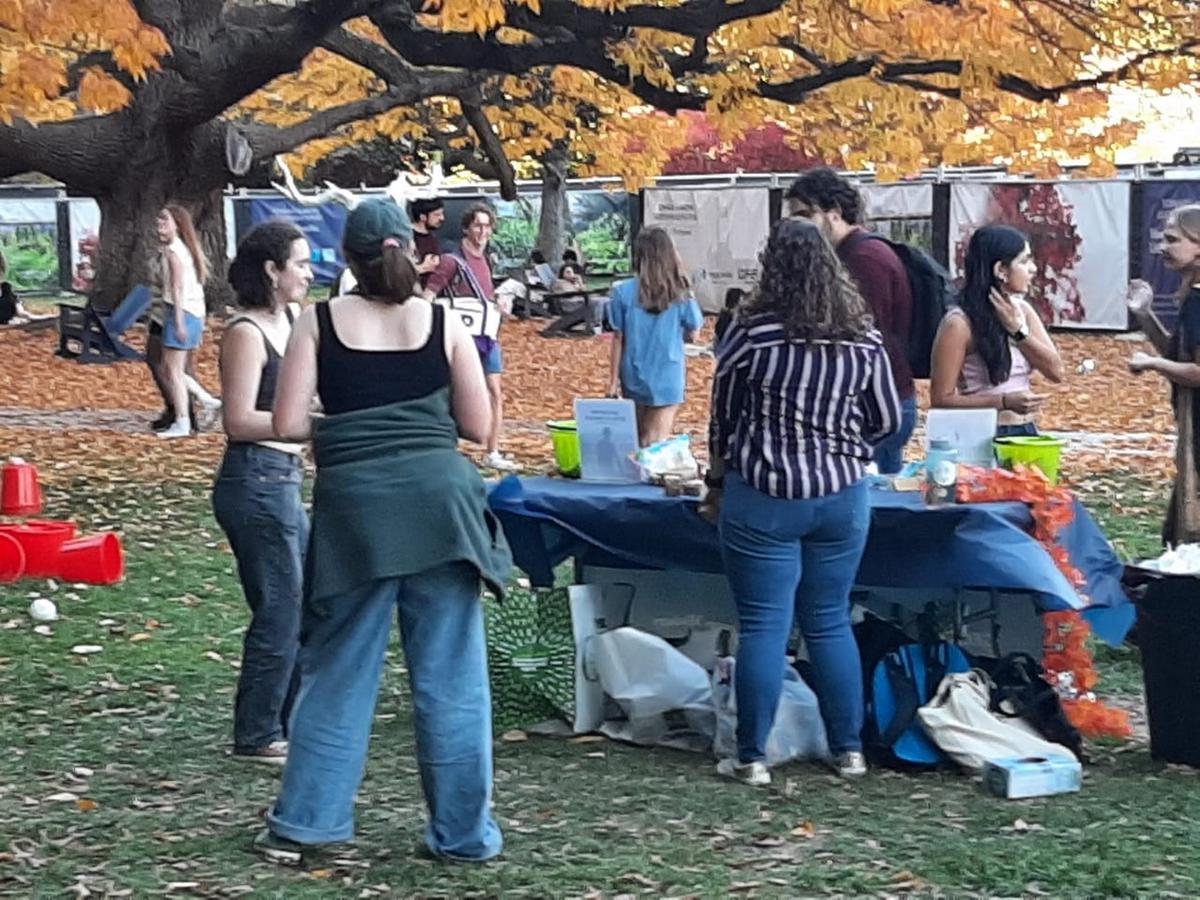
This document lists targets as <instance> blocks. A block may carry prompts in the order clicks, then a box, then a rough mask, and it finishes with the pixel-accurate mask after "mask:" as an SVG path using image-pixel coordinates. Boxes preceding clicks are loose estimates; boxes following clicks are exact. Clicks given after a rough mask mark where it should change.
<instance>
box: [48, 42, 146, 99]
mask: <svg viewBox="0 0 1200 900" xmlns="http://www.w3.org/2000/svg"><path fill="white" fill-rule="evenodd" d="M91 66H95V67H96V68H98V69H100V70H102V71H103V72H105V73H106V74H108V75H111V76H112V77H113V78H115V79H116V80H117V81H119V82H120V83H121V84H122V85H124V87H125V89H126V90H127V91H129V92H130V93H132V92H133V91H136V90H137V89H138V82H137V81H135V80H134V77H133V76H132V75H130V74H129V73H128V72H126V71H125V70H124V69H122V68H121V67H120V66H118V65H117V61H116V60H115V59H113V55H112V53H111V52H110V51H108V50H93V51H91V52H90V53H84V54H83V55H82V56H80V57H79V58H78V59H76V60H75V62H73V63H71V65H69V66H68V67H67V87H66V91H65V92H64V93H69V92H71V91H77V90H79V82H80V81H81V80H82V79H83V72H84V70H85V69H87V68H89V67H91Z"/></svg>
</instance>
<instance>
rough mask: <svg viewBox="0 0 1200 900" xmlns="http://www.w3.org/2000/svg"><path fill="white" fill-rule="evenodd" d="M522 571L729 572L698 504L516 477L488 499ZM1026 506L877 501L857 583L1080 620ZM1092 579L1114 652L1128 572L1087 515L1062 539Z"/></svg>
mask: <svg viewBox="0 0 1200 900" xmlns="http://www.w3.org/2000/svg"><path fill="white" fill-rule="evenodd" d="M489 503H490V504H491V507H492V510H493V511H494V512H495V513H496V515H497V516H498V517H499V518H500V521H501V523H502V524H503V526H504V531H505V534H506V535H507V536H508V541H509V544H510V545H511V546H512V551H513V558H514V560H515V561H516V564H517V565H518V566H519V567H520V568H521V569H522V570H523V571H524V572H525V573H526V575H528V576H529V579H530V581H531V582H532V583H533V584H534V585H539V586H548V585H550V584H552V583H553V580H554V572H553V570H554V567H555V566H557V565H558V564H559V563H561V562H562V561H563V560H565V559H568V558H570V557H575V558H576V559H577V560H579V561H580V562H582V563H583V564H585V565H608V566H617V567H622V566H623V567H631V568H649V569H682V570H686V571H691V572H710V573H720V572H722V565H721V551H720V545H719V542H718V539H717V529H716V528H715V527H714V526H713V525H710V524H709V523H708V522H705V521H704V520H703V519H702V518H700V516H699V515H698V514H697V512H696V505H697V501H696V499H695V498H693V497H668V496H666V494H665V493H664V492H663V490H662V488H658V487H652V486H650V485H641V484H589V483H586V482H579V481H568V480H565V479H560V478H518V477H516V476H509V477H508V478H505V479H503V480H502V481H500V482H499V483H498V484H496V486H495V487H494V488H492V490H491V493H490V495H489ZM1032 529H1033V516H1032V515H1031V514H1030V511H1029V507H1027V506H1026V505H1025V504H1023V503H1015V502H1013V503H976V504H958V505H950V506H941V507H927V506H925V505H924V503H923V502H922V500H921V497H920V495H919V494H915V493H896V492H893V491H884V490H872V491H871V532H870V537H869V539H868V541H867V549H866V551H865V552H864V554H863V560H862V564H861V566H860V567H859V570H858V577H857V579H856V583H857V584H859V585H861V586H863V587H894V588H926V589H954V588H982V589H989V588H994V589H998V590H1002V591H1013V592H1020V593H1027V594H1032V595H1034V597H1035V599H1036V602H1037V604H1038V606H1039V608H1040V609H1042V610H1055V609H1078V608H1080V607H1081V606H1082V605H1083V601H1082V600H1081V599H1080V597H1079V594H1078V593H1077V592H1076V591H1075V589H1074V588H1073V587H1072V586H1071V585H1070V583H1069V582H1068V581H1067V579H1066V578H1065V577H1064V576H1063V574H1062V573H1061V572H1059V570H1058V568H1057V567H1056V566H1055V564H1054V561H1053V560H1052V559H1051V558H1050V555H1049V554H1048V553H1046V551H1045V549H1044V548H1043V547H1042V546H1041V544H1039V543H1038V542H1037V541H1036V540H1035V539H1034V537H1033V535H1032V533H1031V532H1032ZM1060 540H1061V542H1062V544H1063V546H1064V547H1065V548H1066V549H1067V552H1068V553H1069V554H1070V556H1071V562H1072V563H1073V564H1074V565H1075V566H1076V568H1078V569H1079V570H1080V571H1081V572H1082V573H1083V574H1084V577H1085V578H1086V579H1087V586H1086V588H1085V589H1084V591H1085V593H1086V594H1087V596H1088V597H1090V598H1091V605H1090V606H1089V607H1087V609H1086V611H1085V613H1084V615H1085V617H1086V618H1087V619H1088V620H1089V622H1090V623H1091V625H1092V628H1093V629H1094V630H1095V632H1096V634H1097V636H1099V637H1100V638H1101V639H1103V640H1105V641H1107V642H1108V643H1110V644H1116V643H1119V642H1120V641H1121V640H1122V639H1123V638H1124V637H1125V634H1126V633H1127V632H1128V631H1129V628H1130V627H1131V626H1132V624H1133V621H1134V609H1133V604H1132V603H1131V602H1130V601H1129V598H1128V597H1126V596H1125V592H1124V590H1123V589H1122V587H1121V575H1122V573H1123V571H1124V567H1123V565H1122V563H1121V561H1120V560H1119V559H1118V558H1117V556H1116V554H1115V553H1114V552H1113V550H1112V548H1111V547H1110V546H1109V543H1108V541H1107V539H1106V538H1105V537H1104V533H1103V532H1102V531H1101V530H1100V528H1099V526H1098V525H1097V524H1096V522H1095V520H1094V519H1093V518H1092V517H1091V515H1090V514H1089V513H1088V511H1087V510H1086V509H1085V508H1084V507H1083V505H1082V504H1081V503H1079V502H1078V500H1076V502H1075V518H1074V520H1073V521H1072V523H1071V524H1070V525H1069V526H1068V527H1067V528H1065V529H1064V530H1063V533H1062V535H1061V538H1060Z"/></svg>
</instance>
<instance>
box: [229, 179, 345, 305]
mask: <svg viewBox="0 0 1200 900" xmlns="http://www.w3.org/2000/svg"><path fill="white" fill-rule="evenodd" d="M346 212H347V210H346V208H345V207H344V206H342V205H341V204H339V203H323V204H321V205H320V206H301V205H300V204H298V203H293V202H292V201H291V200H288V199H287V198H285V197H279V198H275V197H269V198H266V199H255V200H251V201H250V225H251V226H252V227H253V226H254V225H258V224H259V223H261V222H266V221H268V220H270V219H283V220H284V221H286V222H291V223H292V224H293V225H295V226H296V227H297V228H299V229H300V230H301V231H303V232H304V237H305V238H306V239H307V240H308V246H309V248H310V250H311V252H312V268H313V276H314V278H315V280H316V282H317V283H318V284H333V282H334V281H335V280H336V279H337V277H338V274H339V273H340V272H341V271H342V269H343V268H344V267H345V265H346V263H345V261H344V260H343V259H342V231H343V229H344V228H345V226H346Z"/></svg>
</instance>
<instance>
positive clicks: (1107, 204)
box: [949, 181, 1129, 329]
mask: <svg viewBox="0 0 1200 900" xmlns="http://www.w3.org/2000/svg"><path fill="white" fill-rule="evenodd" d="M992 222H1001V223H1003V224H1005V225H1011V226H1013V227H1014V228H1018V229H1020V230H1021V231H1023V232H1025V234H1026V235H1028V237H1029V244H1030V247H1031V248H1032V250H1033V258H1034V262H1035V263H1036V264H1037V275H1036V276H1035V277H1034V282H1033V287H1032V288H1031V290H1030V292H1029V301H1030V302H1031V303H1032V304H1033V305H1034V307H1035V308H1036V309H1038V310H1039V311H1040V312H1041V314H1042V318H1043V320H1044V321H1045V322H1046V323H1047V324H1048V325H1059V326H1066V327H1074V328H1119V329H1123V328H1125V327H1126V325H1127V321H1128V314H1127V312H1126V307H1125V291H1126V287H1127V286H1128V283H1129V183H1128V182H1124V181H1104V182H1078V183H1071V182H1066V183H1063V184H1043V183H1026V184H1021V183H1017V184H955V185H953V186H952V187H951V189H950V254H949V255H950V266H951V271H952V273H953V274H954V275H955V276H956V277H957V276H958V275H959V274H960V273H961V271H962V265H963V260H964V258H965V257H966V253H967V242H968V241H969V240H970V237H971V235H972V233H974V231H975V229H976V228H978V227H980V226H981V225H986V224H989V223H992Z"/></svg>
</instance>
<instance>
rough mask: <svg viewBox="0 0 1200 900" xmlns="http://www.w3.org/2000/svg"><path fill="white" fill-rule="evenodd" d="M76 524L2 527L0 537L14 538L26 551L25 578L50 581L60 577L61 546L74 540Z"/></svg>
mask: <svg viewBox="0 0 1200 900" xmlns="http://www.w3.org/2000/svg"><path fill="white" fill-rule="evenodd" d="M75 530H76V529H75V523H74V522H55V521H50V520H40V519H30V520H28V521H27V522H22V523H20V524H19V525H0V534H7V535H8V536H9V537H11V538H15V539H16V540H17V541H18V542H19V543H20V544H21V549H22V550H24V551H25V577H26V578H47V577H52V576H54V575H57V574H58V555H59V551H60V550H61V549H62V545H63V544H64V543H65V542H66V541H69V540H70V539H71V538H73V537H75Z"/></svg>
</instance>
